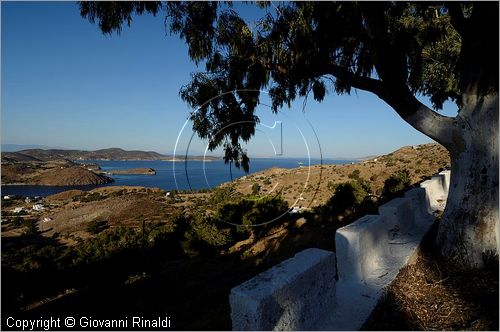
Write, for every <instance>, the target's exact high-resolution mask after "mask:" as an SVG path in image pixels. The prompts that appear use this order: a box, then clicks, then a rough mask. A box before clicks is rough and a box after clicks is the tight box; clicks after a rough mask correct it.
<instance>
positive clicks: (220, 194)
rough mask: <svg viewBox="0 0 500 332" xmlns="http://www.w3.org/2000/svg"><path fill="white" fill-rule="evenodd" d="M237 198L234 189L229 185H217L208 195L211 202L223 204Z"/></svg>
mask: <svg viewBox="0 0 500 332" xmlns="http://www.w3.org/2000/svg"><path fill="white" fill-rule="evenodd" d="M236 198H237V193H236V191H235V190H234V189H233V188H231V187H217V188H215V189H214V190H213V192H212V195H211V196H210V200H209V201H210V203H211V204H224V203H227V202H230V201H232V200H234V199H236Z"/></svg>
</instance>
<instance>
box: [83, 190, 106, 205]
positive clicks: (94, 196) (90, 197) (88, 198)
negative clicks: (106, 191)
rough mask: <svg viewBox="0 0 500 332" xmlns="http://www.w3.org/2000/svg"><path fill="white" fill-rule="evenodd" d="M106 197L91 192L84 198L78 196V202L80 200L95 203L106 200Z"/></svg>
mask: <svg viewBox="0 0 500 332" xmlns="http://www.w3.org/2000/svg"><path fill="white" fill-rule="evenodd" d="M104 198H105V196H103V195H101V194H100V193H96V192H90V193H86V194H84V195H82V196H78V198H77V199H78V200H80V202H84V203H85V202H95V201H100V200H102V199H104Z"/></svg>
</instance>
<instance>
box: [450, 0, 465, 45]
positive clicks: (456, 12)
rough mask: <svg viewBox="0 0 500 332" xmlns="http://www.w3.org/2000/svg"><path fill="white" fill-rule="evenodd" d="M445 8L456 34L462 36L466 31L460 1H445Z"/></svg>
mask: <svg viewBox="0 0 500 332" xmlns="http://www.w3.org/2000/svg"><path fill="white" fill-rule="evenodd" d="M445 6H446V8H447V9H448V13H449V14H450V18H451V25H452V26H453V28H454V29H455V30H456V31H457V32H458V34H459V35H460V36H461V37H462V38H463V37H464V35H465V33H466V29H467V27H466V25H467V19H466V18H465V17H464V12H463V10H462V5H461V4H460V2H453V1H450V2H446V3H445Z"/></svg>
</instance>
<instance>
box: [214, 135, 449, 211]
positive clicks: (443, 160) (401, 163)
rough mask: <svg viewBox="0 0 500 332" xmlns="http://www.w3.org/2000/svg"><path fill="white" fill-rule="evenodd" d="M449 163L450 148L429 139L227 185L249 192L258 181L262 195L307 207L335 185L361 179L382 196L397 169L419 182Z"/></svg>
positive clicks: (255, 175)
mask: <svg viewBox="0 0 500 332" xmlns="http://www.w3.org/2000/svg"><path fill="white" fill-rule="evenodd" d="M449 166H450V157H449V154H448V151H447V150H446V149H445V148H444V147H443V146H441V145H439V144H436V143H429V144H423V145H416V146H405V147H402V148H400V149H398V150H396V151H394V152H392V153H389V154H387V155H382V156H378V157H372V158H371V159H368V160H363V161H360V162H357V163H353V164H344V165H327V164H325V165H313V166H311V167H308V166H302V167H299V168H294V169H285V168H276V167H275V168H270V169H266V170H263V171H260V172H256V173H253V174H250V175H248V176H244V177H241V178H239V179H237V180H236V181H233V182H231V183H226V184H224V185H223V186H231V187H233V188H234V189H235V190H236V191H238V192H240V193H241V194H243V195H249V194H251V193H252V186H253V185H254V184H255V183H257V184H258V186H259V188H260V191H259V194H260V195H274V194H276V193H281V196H282V197H283V198H284V199H285V200H286V201H287V202H288V204H289V205H290V206H292V205H296V206H301V207H306V208H307V207H314V206H318V205H321V204H324V203H326V202H327V200H328V199H329V198H330V197H331V195H332V194H333V191H334V189H335V186H336V185H338V184H340V183H343V182H349V181H354V180H360V181H362V182H364V183H366V184H367V185H368V186H369V187H370V191H371V193H372V194H374V195H376V196H379V195H380V194H381V191H382V188H383V186H384V181H385V180H386V179H387V178H388V177H389V176H391V175H392V174H394V173H395V172H397V171H401V170H404V169H406V170H408V172H409V174H410V177H411V182H412V183H417V182H420V181H422V180H424V179H425V178H426V177H427V176H429V175H431V174H434V173H437V172H438V171H439V170H442V169H444V168H448V167H449Z"/></svg>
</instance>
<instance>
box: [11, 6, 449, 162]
mask: <svg viewBox="0 0 500 332" xmlns="http://www.w3.org/2000/svg"><path fill="white" fill-rule="evenodd" d="M1 6H2V45H1V46H2V52H1V56H2V90H1V92H2V135H1V139H2V144H6V143H10V144H40V145H46V146H52V147H62V148H76V149H86V150H94V149H100V148H108V147H121V148H124V149H139V150H154V151H158V152H161V153H166V152H172V151H173V150H174V147H175V143H176V139H177V137H178V133H179V131H180V129H181V128H182V126H183V125H184V122H185V121H186V118H187V115H188V112H189V111H190V110H189V108H188V106H187V105H186V104H185V103H184V102H183V101H182V100H181V99H180V98H179V95H178V93H179V89H180V87H181V86H182V85H184V84H187V83H188V82H189V79H190V73H192V72H194V71H196V70H197V68H196V66H195V64H194V63H192V62H191V61H190V60H189V57H188V56H187V47H186V45H185V44H184V43H183V42H182V41H181V40H180V39H179V38H178V37H177V36H176V35H170V34H169V33H167V34H166V33H165V29H164V25H163V19H164V18H163V17H162V15H160V16H158V17H153V16H150V15H147V16H142V17H136V18H135V19H134V21H133V22H132V26H131V28H127V27H125V28H124V29H123V31H122V33H121V34H120V35H112V36H105V35H103V34H102V33H101V32H100V31H99V29H98V27H97V26H96V25H93V24H90V23H89V22H88V21H87V20H84V19H82V18H81V17H80V15H79V10H78V6H77V5H76V4H75V3H72V2H3V1H2V3H1ZM242 8H243V10H245V13H244V14H245V15H252V14H253V13H254V12H255V10H253V9H251V10H249V9H248V8H247V6H243V5H238V6H237V9H242ZM263 100H264V101H265V98H263ZM302 102H303V101H302V100H297V102H296V103H294V104H293V106H292V108H291V109H290V110H288V109H284V110H283V111H282V114H279V115H277V116H273V115H271V114H269V113H270V112H269V109H268V108H267V107H266V106H264V105H263V106H261V107H260V108H259V111H258V115H260V116H261V118H262V123H264V124H268V125H272V124H273V123H274V121H277V120H278V121H282V122H283V137H284V139H283V148H284V151H285V153H286V156H305V154H307V147H309V150H310V154H311V156H312V157H316V156H317V155H318V154H319V147H318V144H317V142H316V139H315V135H314V132H315V133H316V135H317V137H318V141H319V144H320V146H321V150H322V154H323V157H327V158H328V157H330V158H331V157H349V158H351V157H360V156H366V155H375V154H382V153H388V152H391V151H393V150H395V149H397V148H399V147H401V146H404V145H413V144H422V143H428V142H431V140H430V139H429V138H428V137H426V136H425V135H423V134H420V133H419V132H417V131H416V130H415V129H413V128H412V127H411V126H409V125H408V124H406V123H405V122H404V121H403V120H402V119H400V118H399V116H398V115H397V114H396V113H395V112H394V111H393V110H392V109H391V108H390V107H388V106H387V105H386V104H385V103H383V102H382V101H380V100H379V99H378V98H377V97H375V96H373V95H371V94H369V93H366V92H363V91H357V92H353V93H352V94H351V95H350V96H346V95H344V96H337V95H335V94H333V93H329V95H328V96H327V97H326V99H325V101H324V102H322V103H317V102H314V101H313V100H312V98H310V100H309V101H308V103H307V106H306V108H305V113H303V112H302ZM442 113H443V114H445V115H451V116H453V115H455V114H456V106H455V105H454V104H451V103H447V104H445V109H444V111H443V112H442ZM304 116H305V117H306V118H307V120H308V121H309V123H310V124H309V123H308V122H307V121H305V120H304ZM260 128H261V129H262V130H261V131H258V132H257V134H258V135H257V137H256V139H255V140H253V141H251V142H250V143H249V144H248V146H247V148H248V151H249V153H250V155H255V156H267V155H272V150H271V149H270V145H269V144H268V139H270V140H271V141H273V142H277V141H276V139H278V140H279V138H278V137H279V135H278V136H276V132H275V131H272V130H271V131H270V130H268V128H266V127H264V126H261V127H260ZM311 128H314V132H313V130H312V129H311ZM299 130H300V131H299ZM266 131H267V132H266ZM301 133H302V134H301ZM190 135H191V131H190V126H189V124H188V125H187V126H186V129H185V131H184V132H183V133H182V134H181V135H179V137H180V139H179V144H178V146H177V148H178V151H179V150H181V151H184V150H185V149H186V147H187V142H188V139H189V137H190ZM266 135H267V136H266ZM302 135H304V138H302V137H301V136H302ZM193 141H194V142H193V144H192V145H191V148H190V150H189V151H190V153H193V154H199V153H203V151H204V146H205V145H206V142H201V141H199V140H197V139H196V138H195V139H194V140H193ZM304 142H307V143H308V144H307V146H306V145H305V143H304Z"/></svg>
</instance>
